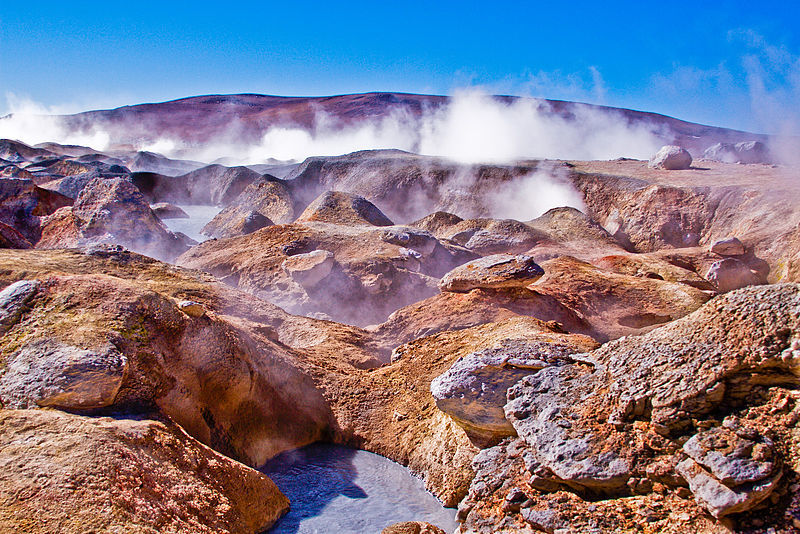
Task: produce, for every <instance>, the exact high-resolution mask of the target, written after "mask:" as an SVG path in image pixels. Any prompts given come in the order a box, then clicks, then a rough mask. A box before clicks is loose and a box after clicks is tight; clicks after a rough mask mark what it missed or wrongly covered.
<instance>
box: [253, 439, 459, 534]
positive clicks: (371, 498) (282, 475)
mask: <svg viewBox="0 0 800 534" xmlns="http://www.w3.org/2000/svg"><path fill="white" fill-rule="evenodd" d="M261 471H262V472H263V473H264V474H266V475H268V476H269V477H270V478H271V479H272V480H273V481H274V482H275V484H277V485H278V487H279V488H280V490H281V491H282V492H283V493H284V494H285V495H286V496H287V497H288V498H289V500H290V501H291V510H290V511H289V513H288V514H286V515H285V516H284V517H282V518H281V519H280V520H279V521H278V522H277V523H276V524H275V526H274V527H273V528H272V529H271V530H269V532H270V533H276V534H289V533H292V534H294V533H299V534H312V533H320V534H322V533H333V532H336V533H341V534H349V533H352V534H378V533H380V531H381V530H383V528H385V527H387V526H389V525H391V524H392V523H397V522H399V521H427V522H429V523H432V524H434V525H437V526H439V527H441V528H443V529H444V530H446V531H447V532H453V531H454V530H455V529H456V527H457V523H456V520H455V515H456V511H455V509H453V508H445V507H443V506H442V505H441V503H440V502H439V501H438V500H437V499H436V497H434V496H433V495H431V494H430V493H428V492H427V491H425V485H424V483H423V482H422V480H420V479H418V478H416V477H414V476H413V475H412V474H411V472H410V471H409V470H408V469H406V468H405V467H403V466H401V465H400V464H397V463H395V462H393V461H391V460H388V459H386V458H384V457H383V456H379V455H377V454H373V453H371V452H366V451H360V450H356V449H349V448H347V447H341V446H339V445H330V444H313V445H309V446H307V447H303V448H302V449H297V450H294V451H288V452H285V453H283V454H280V455H279V456H277V457H275V458H273V459H272V460H270V461H269V462H268V463H267V464H266V465H265V466H264V467H263V468H262V469H261Z"/></svg>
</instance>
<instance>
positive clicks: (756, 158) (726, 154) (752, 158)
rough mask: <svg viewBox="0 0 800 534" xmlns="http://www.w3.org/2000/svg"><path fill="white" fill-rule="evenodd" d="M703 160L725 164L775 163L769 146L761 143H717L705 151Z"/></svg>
mask: <svg viewBox="0 0 800 534" xmlns="http://www.w3.org/2000/svg"><path fill="white" fill-rule="evenodd" d="M703 159H708V160H713V161H721V162H723V163H773V159H774V158H773V157H772V155H771V154H770V152H769V149H768V148H767V146H766V145H765V144H764V143H762V142H761V141H741V142H739V143H716V144H715V145H712V146H710V147H708V148H707V149H705V151H704V152H703Z"/></svg>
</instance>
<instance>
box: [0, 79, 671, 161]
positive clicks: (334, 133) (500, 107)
mask: <svg viewBox="0 0 800 534" xmlns="http://www.w3.org/2000/svg"><path fill="white" fill-rule="evenodd" d="M9 108H10V109H11V110H12V115H11V116H10V117H8V118H4V119H2V120H0V137H2V138H11V139H18V140H20V141H23V142H26V143H29V144H36V143H40V142H44V141H55V142H59V143H63V144H82V145H86V146H90V147H92V148H95V149H97V150H105V149H108V148H109V147H113V143H114V142H115V136H114V134H113V133H110V132H107V131H104V130H102V129H101V128H100V127H99V126H95V127H93V128H92V129H90V130H89V131H73V130H69V129H67V128H65V127H64V126H63V124H62V122H61V120H60V119H58V118H57V117H52V116H47V115H48V111H49V110H47V109H46V108H43V107H41V106H37V105H35V104H33V103H32V102H29V101H22V100H20V99H14V100H13V101H12V100H9ZM570 112H571V115H569V116H564V115H562V114H559V113H557V112H555V111H554V110H553V109H551V106H550V104H549V103H548V102H546V101H544V100H538V99H517V100H515V101H510V102H509V101H502V100H499V99H496V98H493V97H491V96H488V95H486V94H483V93H480V92H477V91H474V90H471V91H460V92H458V93H456V94H455V96H454V97H453V98H452V99H451V100H450V102H449V103H448V104H446V105H444V106H442V107H441V108H438V109H428V110H426V111H424V112H423V114H422V115H421V116H419V117H415V116H411V115H410V114H408V113H405V112H395V113H393V114H391V115H390V116H388V117H385V118H383V119H380V120H372V121H362V122H359V123H356V124H353V125H342V124H340V123H339V122H338V121H337V120H335V119H334V118H332V117H329V116H327V115H325V114H324V113H317V115H316V120H315V124H314V127H313V128H312V129H311V130H309V129H306V128H303V127H300V126H275V127H272V128H270V129H268V130H267V131H266V132H265V133H264V134H263V135H262V136H261V138H260V140H259V141H258V142H256V143H242V142H241V135H240V133H241V128H242V125H241V124H233V125H232V126H231V128H230V133H229V134H228V135H225V134H223V135H219V136H216V137H215V140H214V141H213V142H212V143H206V144H203V145H200V146H195V145H188V144H187V143H186V142H185V141H183V140H181V139H173V138H169V137H153V138H151V139H149V140H146V141H142V142H140V143H139V144H138V146H137V148H138V149H140V150H148V151H152V152H158V153H161V154H164V155H166V156H168V157H178V158H187V159H193V160H199V161H206V162H210V161H214V160H216V159H219V158H226V160H228V161H236V162H238V163H241V164H251V163H261V162H264V161H267V160H268V159H270V158H274V159H278V160H295V161H299V160H303V159H305V158H306V157H309V156H332V155H340V154H346V153H349V152H354V151H358V150H368V149H381V148H396V149H400V150H406V151H409V152H415V153H419V154H424V155H430V156H442V157H445V158H449V159H452V160H454V161H458V162H462V163H503V162H510V161H515V160H520V159H529V158H548V159H584V160H586V159H612V158H616V157H622V156H624V157H633V158H639V159H644V158H648V157H650V156H651V155H652V153H653V152H655V151H656V150H657V149H658V148H659V147H660V146H661V145H662V144H663V143H662V140H661V139H660V138H659V132H657V131H654V130H653V129H652V128H649V127H648V126H646V125H644V124H631V123H629V121H628V120H627V119H626V118H625V117H624V116H623V115H622V113H620V112H616V111H614V110H606V109H597V108H594V107H591V106H588V105H581V104H575V105H574V106H573V107H572V108H571V109H570Z"/></svg>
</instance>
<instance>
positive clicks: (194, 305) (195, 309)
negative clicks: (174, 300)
mask: <svg viewBox="0 0 800 534" xmlns="http://www.w3.org/2000/svg"><path fill="white" fill-rule="evenodd" d="M178 309H180V310H181V311H182V312H183V313H185V314H186V315H188V316H189V317H195V318H197V317H202V316H203V315H205V314H206V310H205V308H204V307H203V305H202V304H200V303H199V302H195V301H193V300H183V301H181V302H179V303H178Z"/></svg>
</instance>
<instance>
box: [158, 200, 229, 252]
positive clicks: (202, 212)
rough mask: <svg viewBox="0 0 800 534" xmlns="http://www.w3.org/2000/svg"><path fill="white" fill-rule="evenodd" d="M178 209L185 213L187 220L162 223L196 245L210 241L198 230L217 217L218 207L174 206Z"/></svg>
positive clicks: (220, 209)
mask: <svg viewBox="0 0 800 534" xmlns="http://www.w3.org/2000/svg"><path fill="white" fill-rule="evenodd" d="M176 206H178V207H179V208H181V209H182V210H183V211H185V212H186V215H188V216H189V218H188V219H164V220H163V223H164V224H165V225H167V228H169V230H170V231H172V232H183V233H184V234H186V235H188V236H189V237H191V238H192V239H194V240H195V241H197V242H198V243H202V242H203V241H207V240H208V239H210V238H209V237H208V236H207V235H203V234H201V233H200V230H202V229H203V227H204V226H205V225H206V224H208V222H209V221H210V220H211V219H213V218H214V217H216V216H217V213H219V212H220V211H222V208H221V207H219V206H197V205H185V204H176Z"/></svg>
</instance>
